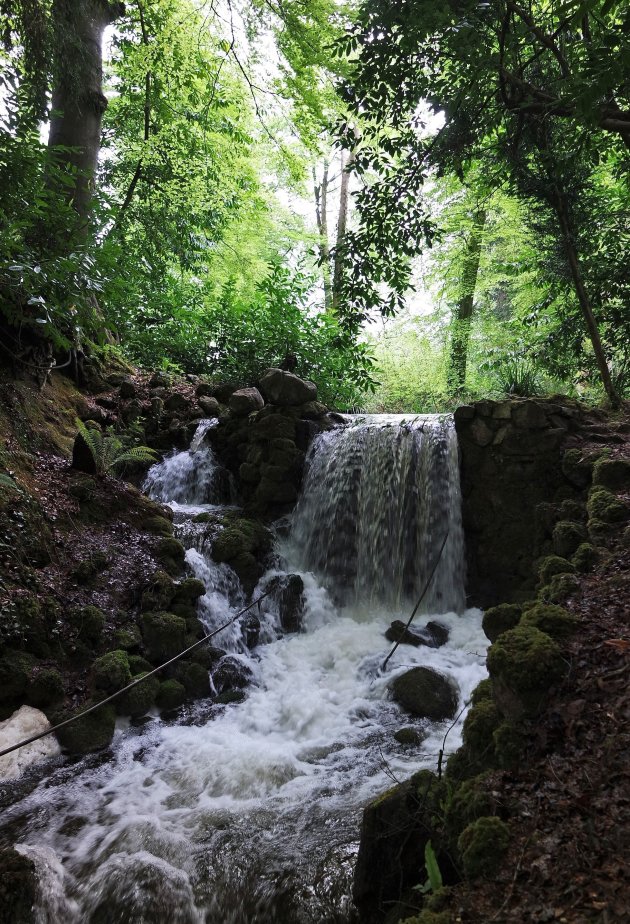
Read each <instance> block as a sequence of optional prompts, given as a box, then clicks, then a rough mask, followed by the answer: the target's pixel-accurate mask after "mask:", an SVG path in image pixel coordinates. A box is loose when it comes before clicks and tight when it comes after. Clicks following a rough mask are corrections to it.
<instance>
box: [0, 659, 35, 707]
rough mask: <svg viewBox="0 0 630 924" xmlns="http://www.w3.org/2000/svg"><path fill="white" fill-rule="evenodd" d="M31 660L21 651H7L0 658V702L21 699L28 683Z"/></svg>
mask: <svg viewBox="0 0 630 924" xmlns="http://www.w3.org/2000/svg"><path fill="white" fill-rule="evenodd" d="M30 668H31V661H30V660H29V659H28V657H25V656H24V655H23V653H22V652H18V651H7V652H6V653H5V655H4V657H2V658H0V702H1V703H11V702H15V701H17V700H19V699H21V698H22V697H23V696H24V694H25V692H26V687H27V685H28V679H29V674H30Z"/></svg>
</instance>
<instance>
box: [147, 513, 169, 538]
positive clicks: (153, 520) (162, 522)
mask: <svg viewBox="0 0 630 924" xmlns="http://www.w3.org/2000/svg"><path fill="white" fill-rule="evenodd" d="M141 525H142V527H143V528H144V529H145V530H146V532H148V533H152V534H153V535H154V536H164V537H165V538H166V537H168V536H172V535H173V524H172V523H171V521H170V520H167V519H166V517H164V516H149V517H145V518H144V519H143V521H142V524H141Z"/></svg>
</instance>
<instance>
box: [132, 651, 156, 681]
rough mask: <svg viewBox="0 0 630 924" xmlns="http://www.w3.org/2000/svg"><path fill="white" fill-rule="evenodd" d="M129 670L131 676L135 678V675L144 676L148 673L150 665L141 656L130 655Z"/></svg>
mask: <svg viewBox="0 0 630 924" xmlns="http://www.w3.org/2000/svg"><path fill="white" fill-rule="evenodd" d="M129 670H130V671H131V676H132V677H135V675H136V674H144V673H145V672H146V671H150V670H151V665H150V664H149V662H148V661H147V660H146V658H143V657H142V656H141V655H137V654H130V655H129Z"/></svg>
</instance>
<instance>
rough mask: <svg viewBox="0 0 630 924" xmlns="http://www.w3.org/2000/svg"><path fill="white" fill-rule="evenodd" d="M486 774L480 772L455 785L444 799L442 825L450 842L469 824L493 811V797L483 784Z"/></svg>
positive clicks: (455, 839) (454, 840) (454, 841)
mask: <svg viewBox="0 0 630 924" xmlns="http://www.w3.org/2000/svg"><path fill="white" fill-rule="evenodd" d="M486 777H487V774H486V773H482V774H480V775H479V776H475V777H473V778H472V779H470V780H465V781H464V782H463V783H460V784H459V786H456V787H455V788H454V790H453V791H452V793H451V794H450V797H449V798H448V799H447V801H446V807H445V812H444V825H445V828H446V834H447V837H448V839H449V841H450V842H452V843H456V841H457V838H458V837H459V835H460V834H461V833H462V831H463V830H464V828H467V827H468V825H469V824H472V822H473V821H476V820H477V818H481V817H482V816H484V815H489V814H491V813H492V812H493V811H494V807H495V806H494V799H493V798H492V796H491V794H490V792H489V791H488V787H487V785H486V784H485V780H486Z"/></svg>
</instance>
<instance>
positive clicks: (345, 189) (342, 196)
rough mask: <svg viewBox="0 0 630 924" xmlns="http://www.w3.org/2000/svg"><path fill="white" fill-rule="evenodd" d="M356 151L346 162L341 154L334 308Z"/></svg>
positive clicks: (337, 303)
mask: <svg viewBox="0 0 630 924" xmlns="http://www.w3.org/2000/svg"><path fill="white" fill-rule="evenodd" d="M354 157H355V155H354V152H350V154H349V156H348V160H347V161H346V162H345V163H344V156H343V153H342V155H341V191H340V193H339V218H338V220H337V243H336V246H335V266H334V272H333V287H332V288H333V291H332V304H333V308H337V307H338V306H339V291H340V289H341V277H342V273H343V261H342V258H341V250H340V248H341V245H342V243H343V239H344V237H345V234H346V228H347V227H348V196H349V192H350V167H351V166H352V164H353V163H354Z"/></svg>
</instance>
